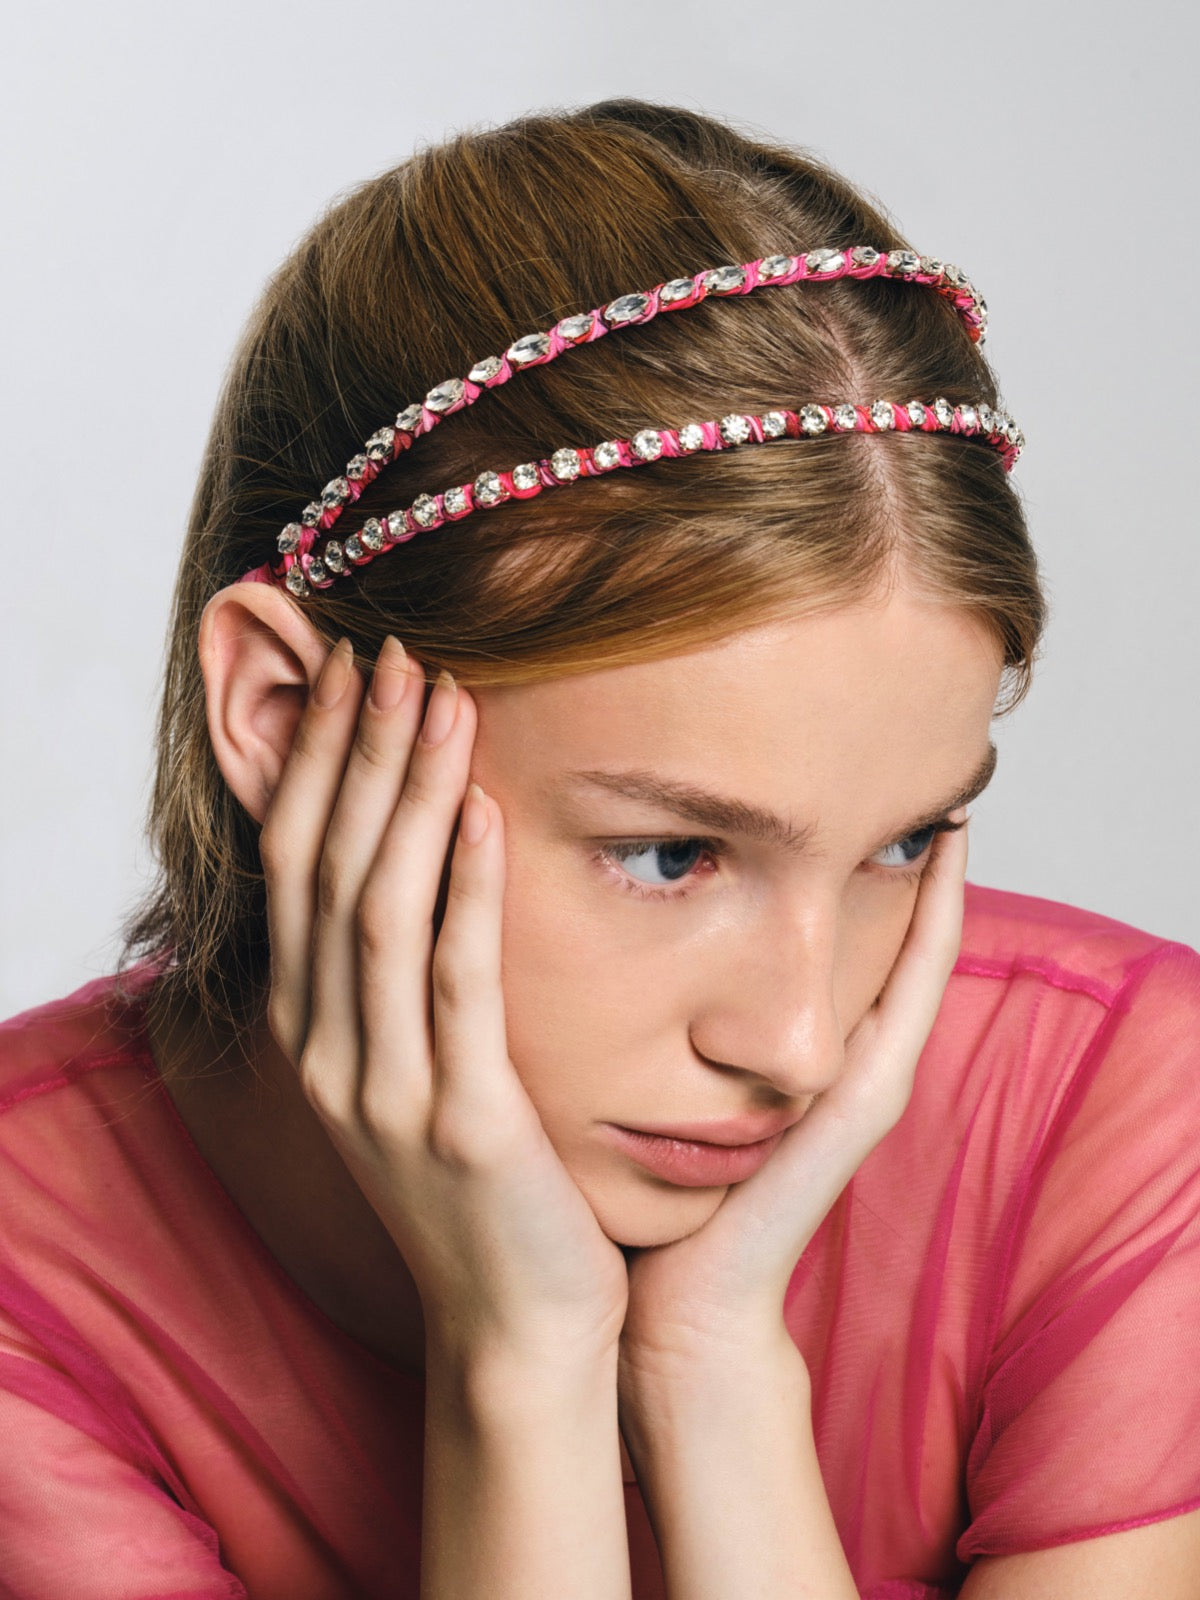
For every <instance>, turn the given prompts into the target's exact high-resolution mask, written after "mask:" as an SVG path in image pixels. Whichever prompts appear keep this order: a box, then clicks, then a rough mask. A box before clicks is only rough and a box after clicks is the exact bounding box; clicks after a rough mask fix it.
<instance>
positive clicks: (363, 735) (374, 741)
mask: <svg viewBox="0 0 1200 1600" xmlns="http://www.w3.org/2000/svg"><path fill="white" fill-rule="evenodd" d="M382 732H383V730H382V729H381V728H378V727H376V726H374V724H373V723H372V722H371V721H370V720H369V719H367V720H364V721H363V722H361V723H360V724H359V729H358V735H357V737H356V739H355V741H354V753H355V757H356V759H357V760H358V761H359V762H360V763H361V764H362V765H363V766H364V767H366V768H368V770H370V771H371V772H384V773H390V772H392V771H393V770H394V769H395V767H396V764H397V752H396V751H395V750H394V749H393V748H391V747H390V746H389V745H388V743H387V741H386V740H385V739H383V738H381V737H380V735H381V733H382Z"/></svg>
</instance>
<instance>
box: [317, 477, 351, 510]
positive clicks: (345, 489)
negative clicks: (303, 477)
mask: <svg viewBox="0 0 1200 1600" xmlns="http://www.w3.org/2000/svg"><path fill="white" fill-rule="evenodd" d="M349 498H350V485H349V483H348V482H347V480H346V479H345V478H331V479H330V480H329V482H328V483H327V484H326V485H325V487H324V488H323V489H322V490H321V504H322V505H323V506H326V507H332V506H344V505H345V504H346V501H347V500H349Z"/></svg>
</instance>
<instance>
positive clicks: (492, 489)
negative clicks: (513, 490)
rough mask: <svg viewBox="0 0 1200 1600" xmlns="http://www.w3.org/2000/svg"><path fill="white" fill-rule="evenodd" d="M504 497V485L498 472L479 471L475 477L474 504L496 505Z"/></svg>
mask: <svg viewBox="0 0 1200 1600" xmlns="http://www.w3.org/2000/svg"><path fill="white" fill-rule="evenodd" d="M503 499H504V485H503V484H502V483H501V482H500V477H499V474H498V473H495V472H481V473H480V474H479V476H478V477H477V478H476V479H475V504H476V505H479V506H494V505H498V504H499V503H500V501H501V500H503Z"/></svg>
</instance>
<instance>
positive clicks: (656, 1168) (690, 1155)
mask: <svg viewBox="0 0 1200 1600" xmlns="http://www.w3.org/2000/svg"><path fill="white" fill-rule="evenodd" d="M606 1128H607V1131H608V1132H609V1133H610V1134H611V1135H612V1136H613V1138H614V1140H615V1141H616V1143H617V1144H618V1145H619V1146H620V1147H621V1149H622V1150H624V1151H625V1153H626V1154H627V1155H630V1156H632V1157H633V1159H634V1160H635V1161H636V1162H637V1163H638V1164H639V1166H643V1167H645V1168H646V1171H647V1172H653V1173H654V1175H655V1176H656V1177H659V1178H665V1179H666V1180H667V1182H668V1183H675V1184H680V1185H681V1186H682V1187H684V1188H686V1189H709V1188H715V1187H718V1186H721V1185H724V1184H727V1183H740V1182H741V1180H742V1179H743V1178H749V1177H750V1176H751V1175H752V1174H753V1173H755V1172H757V1171H758V1169H759V1168H760V1167H761V1166H762V1165H763V1164H764V1162H765V1161H766V1159H767V1157H768V1156H769V1155H770V1154H771V1152H772V1150H774V1148H775V1146H776V1145H777V1144H778V1143H779V1141H780V1140H781V1139H782V1138H783V1134H782V1133H775V1134H772V1135H771V1137H770V1138H769V1139H760V1140H759V1141H758V1143H757V1144H735V1145H719V1144H700V1143H699V1142H698V1141H697V1140H694V1139H667V1138H664V1137H663V1135H662V1134H658V1133H635V1132H634V1130H633V1129H632V1128H621V1127H618V1126H617V1125H616V1123H607V1124H606Z"/></svg>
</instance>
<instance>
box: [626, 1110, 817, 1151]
mask: <svg viewBox="0 0 1200 1600" xmlns="http://www.w3.org/2000/svg"><path fill="white" fill-rule="evenodd" d="M795 1120H796V1119H795V1118H794V1117H788V1118H782V1119H781V1118H779V1117H773V1118H771V1119H770V1120H769V1121H768V1120H766V1119H764V1118H761V1117H759V1118H754V1119H752V1118H748V1117H728V1118H726V1119H725V1120H724V1121H723V1122H678V1123H674V1124H673V1125H672V1126H671V1127H666V1126H662V1125H658V1124H654V1125H651V1126H649V1127H647V1126H644V1125H642V1124H638V1125H637V1126H636V1127H635V1126H634V1125H633V1124H632V1123H623V1124H621V1126H623V1127H627V1128H628V1129H629V1131H630V1132H631V1133H650V1134H655V1135H656V1136H657V1137H659V1138H661V1139H689V1140H692V1141H693V1142H695V1143H697V1144H711V1145H722V1146H724V1147H726V1148H731V1147H734V1146H737V1145H745V1144H760V1143H761V1142H762V1140H764V1139H772V1138H774V1136H775V1135H776V1134H777V1133H782V1132H783V1131H784V1129H785V1128H790V1127H791V1126H792V1124H793V1122H794V1121H795Z"/></svg>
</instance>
